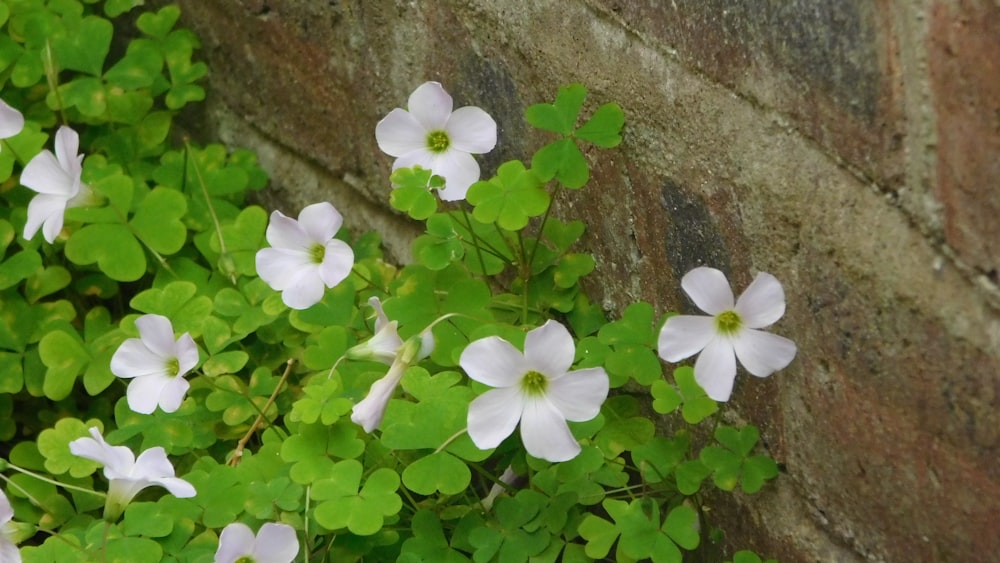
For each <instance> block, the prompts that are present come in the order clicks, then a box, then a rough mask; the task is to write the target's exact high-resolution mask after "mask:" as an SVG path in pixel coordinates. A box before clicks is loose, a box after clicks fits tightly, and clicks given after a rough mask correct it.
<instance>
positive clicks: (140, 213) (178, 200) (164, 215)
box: [129, 187, 187, 255]
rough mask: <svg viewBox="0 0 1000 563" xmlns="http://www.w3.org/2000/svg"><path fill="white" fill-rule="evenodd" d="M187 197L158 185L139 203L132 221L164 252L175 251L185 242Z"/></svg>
mask: <svg viewBox="0 0 1000 563" xmlns="http://www.w3.org/2000/svg"><path fill="white" fill-rule="evenodd" d="M185 213H187V200H186V199H185V198H184V196H183V195H182V194H181V193H180V192H178V191H176V190H172V189H170V188H163V187H160V188H155V189H153V191H151V192H149V194H147V195H146V197H145V198H144V199H143V200H142V203H140V204H139V208H138V209H137V210H136V212H135V215H134V216H133V217H132V220H131V221H129V224H130V225H132V229H133V230H134V231H135V234H136V235H137V236H138V237H139V239H140V240H142V242H144V243H146V245H147V246H148V247H150V248H152V249H153V250H155V251H156V252H159V253H160V254H165V255H169V254H173V253H175V252H177V251H178V250H180V249H181V247H183V246H184V240H185V239H186V238H187V227H185V226H184V223H182V222H181V220H180V219H181V217H183V216H184V214H185Z"/></svg>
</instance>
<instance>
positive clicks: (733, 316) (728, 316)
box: [715, 311, 743, 336]
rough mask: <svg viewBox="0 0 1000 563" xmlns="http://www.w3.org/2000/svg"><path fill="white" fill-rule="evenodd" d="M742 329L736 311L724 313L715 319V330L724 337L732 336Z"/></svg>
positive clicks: (741, 320)
mask: <svg viewBox="0 0 1000 563" xmlns="http://www.w3.org/2000/svg"><path fill="white" fill-rule="evenodd" d="M742 327H743V319H741V318H740V316H739V314H737V313H736V311H725V312H722V313H719V314H718V315H716V317H715V328H716V329H718V331H719V332H720V333H722V334H725V335H726V336H732V335H733V334H736V333H737V332H739V330H740V328H742Z"/></svg>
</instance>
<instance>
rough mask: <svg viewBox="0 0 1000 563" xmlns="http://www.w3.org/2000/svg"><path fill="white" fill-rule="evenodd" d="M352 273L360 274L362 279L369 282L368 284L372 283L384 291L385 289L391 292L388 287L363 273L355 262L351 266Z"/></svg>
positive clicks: (386, 291)
mask: <svg viewBox="0 0 1000 563" xmlns="http://www.w3.org/2000/svg"><path fill="white" fill-rule="evenodd" d="M351 273H352V274H354V275H355V276H358V277H359V278H361V281H363V282H365V283H367V284H368V285H370V286H372V287H377V288H379V289H381V290H382V291H384V292H385V293H389V290H388V289H387V288H385V287H382V286H380V285H378V284H376V283H375V282H374V281H372V279H371V278H369V277H368V276H366V275H364V274H362V273H361V271H360V270H359V269H358V265H357V264H355V265H354V266H353V267H352V268H351Z"/></svg>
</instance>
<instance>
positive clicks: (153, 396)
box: [125, 373, 174, 414]
mask: <svg viewBox="0 0 1000 563" xmlns="http://www.w3.org/2000/svg"><path fill="white" fill-rule="evenodd" d="M173 379H174V378H173V377H170V376H169V375H167V374H166V373H163V374H155V375H145V376H143V377H137V378H135V379H133V380H132V382H131V383H129V384H128V389H126V390H125V397H126V398H127V399H128V408H130V409H132V410H133V411H135V412H137V413H139V414H151V413H152V412H153V411H155V410H156V407H157V405H159V404H160V397H161V396H162V395H163V391H164V389H165V388H166V387H167V386H168V385H169V384H170V382H171V381H172V380H173Z"/></svg>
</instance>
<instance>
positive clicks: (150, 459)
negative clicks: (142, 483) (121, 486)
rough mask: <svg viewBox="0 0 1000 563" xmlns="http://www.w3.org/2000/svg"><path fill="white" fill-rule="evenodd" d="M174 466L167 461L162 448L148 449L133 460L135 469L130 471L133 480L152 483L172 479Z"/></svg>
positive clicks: (165, 453)
mask: <svg viewBox="0 0 1000 563" xmlns="http://www.w3.org/2000/svg"><path fill="white" fill-rule="evenodd" d="M173 476H174V466H173V465H172V464H171V463H170V460H169V459H167V452H166V450H164V449H163V447H162V446H156V447H154V448H149V449H148V450H146V451H144V452H142V453H141V454H139V457H138V458H136V460H135V467H134V468H133V469H132V475H131V477H132V478H133V479H145V480H147V481H153V480H154V479H159V478H161V477H173Z"/></svg>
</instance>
